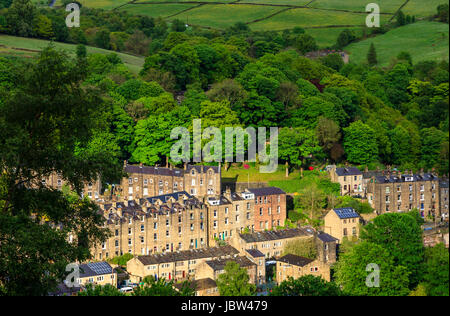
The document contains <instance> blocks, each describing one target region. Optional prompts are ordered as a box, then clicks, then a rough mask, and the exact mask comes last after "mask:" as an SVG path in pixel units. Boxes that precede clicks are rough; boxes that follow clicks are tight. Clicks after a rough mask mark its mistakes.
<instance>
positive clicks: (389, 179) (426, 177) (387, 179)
mask: <svg viewBox="0 0 450 316" xmlns="http://www.w3.org/2000/svg"><path fill="white" fill-rule="evenodd" d="M407 178H412V181H406V180H407ZM375 180H376V182H377V183H396V182H417V181H436V180H439V177H438V176H435V175H433V174H431V173H424V174H423V175H420V174H414V175H409V174H404V175H401V176H396V175H390V176H378V177H375Z"/></svg>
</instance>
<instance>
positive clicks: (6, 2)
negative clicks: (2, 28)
mask: <svg viewBox="0 0 450 316" xmlns="http://www.w3.org/2000/svg"><path fill="white" fill-rule="evenodd" d="M12 2H13V0H0V9H3V8H9V7H10V6H11V3H12Z"/></svg>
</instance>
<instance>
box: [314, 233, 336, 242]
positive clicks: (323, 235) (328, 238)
mask: <svg viewBox="0 0 450 316" xmlns="http://www.w3.org/2000/svg"><path fill="white" fill-rule="evenodd" d="M317 238H319V239H320V240H322V241H323V242H334V241H338V239H336V238H334V237H333V236H331V235H328V234H327V233H324V232H322V231H319V233H318V234H317Z"/></svg>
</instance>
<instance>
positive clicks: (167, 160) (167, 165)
mask: <svg viewBox="0 0 450 316" xmlns="http://www.w3.org/2000/svg"><path fill="white" fill-rule="evenodd" d="M166 168H169V156H166Z"/></svg>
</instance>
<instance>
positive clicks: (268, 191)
mask: <svg viewBox="0 0 450 316" xmlns="http://www.w3.org/2000/svg"><path fill="white" fill-rule="evenodd" d="M248 190H249V191H250V192H251V193H253V194H254V195H255V196H263V195H279V194H286V192H284V191H283V190H281V189H280V188H276V187H267V188H254V189H248Z"/></svg>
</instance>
